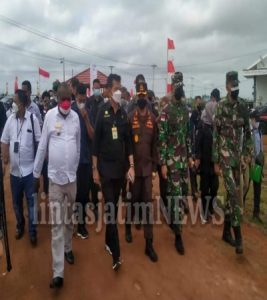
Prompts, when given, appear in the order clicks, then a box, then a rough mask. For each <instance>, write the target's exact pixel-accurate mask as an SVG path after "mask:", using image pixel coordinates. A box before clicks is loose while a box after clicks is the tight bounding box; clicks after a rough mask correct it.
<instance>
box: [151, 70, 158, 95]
mask: <svg viewBox="0 0 267 300" xmlns="http://www.w3.org/2000/svg"><path fill="white" fill-rule="evenodd" d="M151 67H152V91H153V92H154V85H155V69H156V67H157V65H155V64H154V65H151Z"/></svg>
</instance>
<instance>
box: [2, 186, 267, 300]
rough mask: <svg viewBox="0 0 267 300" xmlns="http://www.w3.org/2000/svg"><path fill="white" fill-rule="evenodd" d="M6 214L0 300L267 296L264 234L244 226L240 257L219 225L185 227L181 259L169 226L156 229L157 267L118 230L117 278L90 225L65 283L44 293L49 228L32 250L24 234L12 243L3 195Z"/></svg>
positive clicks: (139, 236)
mask: <svg viewBox="0 0 267 300" xmlns="http://www.w3.org/2000/svg"><path fill="white" fill-rule="evenodd" d="M8 186H9V185H8V181H7V182H6V187H8ZM6 201H7V217H8V228H9V237H10V247H11V254H12V265H13V270H12V271H11V273H9V274H7V275H6V276H2V275H0V299H1V300H13V299H20V300H22V299H27V300H31V299H38V300H39V299H40V300H41V299H46V300H47V299H77V300H78V299H79V300H83V299H91V300H94V299H109V300H112V299H114V300H115V299H116V300H125V299H126V300H130V299H138V300H141V299H175V300H177V299H179V300H180V299H181V300H182V299H199V300H200V299H205V300H207V299H218V300H220V299H224V300H225V299H227V300H231V299H235V300H236V299H242V300H245V299H248V300H251V299H253V300H257V299H267V237H266V236H265V235H264V234H263V233H262V232H260V231H259V230H258V229H257V228H256V227H252V226H251V225H249V224H245V225H244V226H243V233H244V248H245V254H244V255H243V256H240V257H237V256H236V255H235V253H234V249H233V248H231V247H230V246H227V245H226V244H224V243H223V242H222V241H221V227H218V226H212V225H205V226H203V225H200V224H197V225H195V226H192V225H187V226H185V228H184V242H185V247H186V255H185V256H184V257H182V256H179V255H178V254H177V253H176V251H175V248H174V246H173V243H174V241H173V235H172V233H171V231H170V230H169V228H168V227H167V225H165V224H163V225H157V226H155V229H154V236H155V238H154V239H155V242H154V243H155V249H156V250H157V252H158V255H159V262H158V263H156V264H155V263H152V262H150V261H149V260H148V258H147V257H146V256H145V255H144V239H143V232H142V231H137V230H136V229H133V238H134V242H133V243H132V244H127V243H126V242H125V240H124V230H123V226H120V241H121V252H122V259H123V265H122V267H121V270H120V271H119V272H118V273H114V271H113V270H112V268H111V257H110V256H108V255H107V254H106V252H105V251H104V247H103V245H104V232H103V231H102V232H99V233H97V232H96V231H95V226H94V225H91V226H90V227H89V231H90V237H89V239H88V240H85V241H83V240H80V239H78V238H76V237H75V238H74V242H73V244H74V254H75V259H76V261H75V264H74V265H72V266H70V265H67V264H66V265H65V285H64V288H63V289H62V290H60V291H57V292H55V291H53V290H51V289H50V288H49V282H50V280H51V276H52V272H51V250H50V226H49V225H42V226H40V227H39V243H38V247H37V248H35V249H33V248H31V246H30V243H29V239H28V236H27V235H25V236H24V238H23V239H22V240H20V241H16V240H15V238H14V233H15V217H14V214H13V209H12V207H11V201H10V192H9V189H8V190H7V191H6Z"/></svg>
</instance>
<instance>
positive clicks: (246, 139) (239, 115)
mask: <svg viewBox="0 0 267 300" xmlns="http://www.w3.org/2000/svg"><path fill="white" fill-rule="evenodd" d="M226 89H227V92H228V94H227V96H226V98H225V99H223V100H222V101H220V102H219V103H218V105H217V107H216V111H215V119H214V125H215V126H214V132H213V162H214V163H215V165H214V168H215V173H216V174H217V175H220V174H221V172H222V176H223V179H224V185H225V189H226V192H227V199H226V203H225V220H224V230H223V240H224V241H226V242H227V243H229V244H231V245H232V246H234V245H235V249H236V254H242V253H243V246H242V235H241V229H240V219H241V209H242V204H243V203H242V201H243V199H242V201H241V195H240V176H242V174H241V170H242V168H244V167H245V164H246V163H248V162H249V161H250V159H251V156H252V151H253V146H252V139H251V132H250V126H249V113H248V109H247V107H246V104H245V102H244V100H242V99H240V98H239V97H238V95H239V81H238V73H237V72H235V71H232V72H228V73H227V74H226ZM231 227H232V228H233V230H234V236H235V242H234V241H233V239H232V235H231Z"/></svg>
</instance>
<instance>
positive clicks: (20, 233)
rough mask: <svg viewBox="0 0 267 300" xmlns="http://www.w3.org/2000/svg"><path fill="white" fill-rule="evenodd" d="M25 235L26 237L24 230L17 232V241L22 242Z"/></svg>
mask: <svg viewBox="0 0 267 300" xmlns="http://www.w3.org/2000/svg"><path fill="white" fill-rule="evenodd" d="M23 235H24V229H22V230H17V231H16V235H15V238H16V240H20V239H21V238H22V237H23Z"/></svg>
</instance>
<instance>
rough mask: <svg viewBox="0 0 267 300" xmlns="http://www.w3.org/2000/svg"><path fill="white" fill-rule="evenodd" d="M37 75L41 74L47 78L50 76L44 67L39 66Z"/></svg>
mask: <svg viewBox="0 0 267 300" xmlns="http://www.w3.org/2000/svg"><path fill="white" fill-rule="evenodd" d="M39 75H40V76H43V77H45V78H49V77H50V73H49V72H47V71H45V70H44V69H41V68H39Z"/></svg>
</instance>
